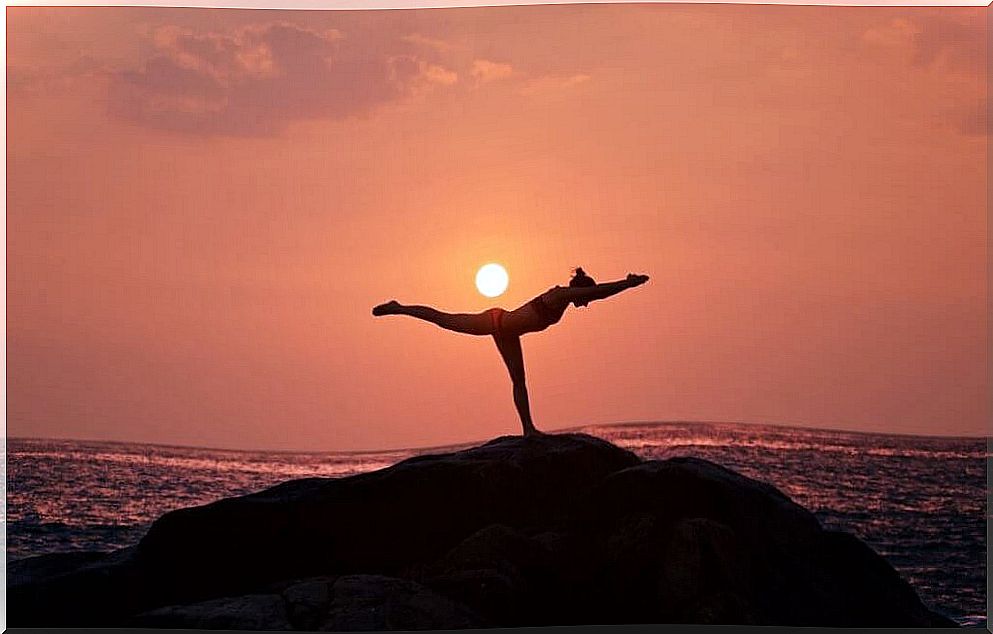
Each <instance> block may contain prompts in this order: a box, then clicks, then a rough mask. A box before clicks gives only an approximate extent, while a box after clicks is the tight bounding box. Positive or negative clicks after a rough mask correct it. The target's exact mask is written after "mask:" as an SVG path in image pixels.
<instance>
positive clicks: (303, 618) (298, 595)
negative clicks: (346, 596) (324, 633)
mask: <svg viewBox="0 0 993 634" xmlns="http://www.w3.org/2000/svg"><path fill="white" fill-rule="evenodd" d="M334 581H335V580H334V579H328V578H321V579H308V580H306V581H301V582H299V583H294V584H293V585H291V586H289V587H288V588H286V589H285V590H283V599H284V600H285V601H286V605H287V615H288V616H289V619H290V622H291V623H292V624H293V626H294V628H295V629H298V630H315V629H317V627H318V626H319V625H320V624H321V622H322V621H323V619H324V617H325V616H326V615H327V612H328V608H329V607H330V605H331V585H332V584H333V583H334Z"/></svg>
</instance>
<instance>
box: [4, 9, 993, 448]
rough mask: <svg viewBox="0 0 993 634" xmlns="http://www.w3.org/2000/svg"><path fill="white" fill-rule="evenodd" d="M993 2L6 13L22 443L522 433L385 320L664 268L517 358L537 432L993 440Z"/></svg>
mask: <svg viewBox="0 0 993 634" xmlns="http://www.w3.org/2000/svg"><path fill="white" fill-rule="evenodd" d="M986 11H987V9H981V8H974V9H937V8H928V9H889V8H840V7H769V6H744V5H724V6H720V5H717V6H715V5H585V6H532V7H498V8H483V9H445V10H415V11H368V12H332V11H325V12H321V11H317V12H291V11H236V10H189V9H166V8H144V9H140V8H105V9H95V8H85V9H82V8H8V9H7V36H8V56H7V72H8V101H7V116H8V121H7V124H8V127H7V131H8V132H7V134H8V147H7V166H8V174H7V187H8V192H7V222H8V227H7V254H8V259H7V284H8V322H7V337H8V344H9V345H8V369H7V374H8V434H10V435H12V436H58V437H70V438H91V439H121V440H134V441H149V442H164V443H175V444H192V445H208V446H221V447H239V448H276V449H307V450H324V449H358V448H384V447H402V446H411V445H430V444H438V443H447V442H454V441H468V440H476V439H482V438H486V437H490V436H494V435H498V434H504V433H518V431H519V429H520V424H519V422H518V420H517V417H516V414H515V412H514V409H513V403H512V400H511V395H510V383H509V380H508V378H507V374H506V370H505V369H504V367H503V366H502V364H501V362H500V359H499V356H498V355H497V352H496V350H495V347H494V345H493V343H492V341H490V340H489V339H487V338H473V337H468V336H464V335H456V334H453V333H448V332H444V331H442V330H440V329H438V328H435V327H434V326H431V325H428V324H425V323H422V322H417V321H414V320H411V319H404V318H387V319H373V318H372V317H371V316H370V314H369V309H370V308H371V307H372V306H373V305H374V304H376V303H379V302H380V301H383V300H385V299H388V298H392V297H396V298H397V299H399V300H400V301H401V302H410V303H429V304H433V305H436V306H438V307H439V308H442V309H447V310H452V311H477V310H481V309H483V308H486V307H488V306H491V305H493V301H492V300H487V299H486V298H484V297H482V296H481V295H480V294H479V293H478V292H476V290H475V288H474V286H473V277H474V275H475V272H476V270H477V268H478V267H479V266H480V265H482V264H483V263H485V262H488V261H498V262H501V263H503V264H504V265H505V266H506V267H507V269H508V271H509V272H510V277H511V284H510V288H509V290H508V292H507V293H506V294H505V295H504V296H502V297H500V298H498V299H497V300H496V303H497V304H499V305H502V306H504V307H507V308H513V307H515V306H517V305H519V304H520V303H523V302H524V301H526V300H527V299H529V298H530V297H532V296H534V295H535V294H537V293H539V292H541V291H543V290H545V289H546V288H548V287H549V286H552V285H554V284H556V283H564V282H565V281H566V280H567V279H568V275H569V270H570V268H571V267H573V266H576V265H582V266H583V267H584V268H585V269H586V270H587V271H588V272H589V273H591V274H592V275H593V276H595V277H597V278H598V279H603V280H607V279H616V278H620V277H623V276H624V275H625V274H626V273H628V272H629V271H635V272H646V273H649V274H651V275H652V281H651V282H650V283H649V284H648V285H647V286H644V287H641V288H639V289H637V290H635V291H632V292H630V293H625V294H622V295H620V296H618V297H616V298H613V299H611V300H609V301H606V302H601V303H597V304H594V305H592V306H591V307H590V308H589V309H588V310H570V311H569V312H568V313H567V314H566V316H565V318H564V319H563V320H562V322H561V323H560V324H559V325H558V326H556V327H554V328H551V329H549V330H547V331H545V332H543V333H539V334H534V335H529V336H527V337H525V339H524V351H525V358H526V362H527V364H528V366H527V367H528V379H529V386H530V390H531V398H532V407H533V411H534V414H535V420H536V423H537V425H538V426H539V427H541V428H545V429H555V428H560V427H569V426H575V425H581V424H587V423H601V422H614V421H628V420H669V419H683V420H734V421H755V422H773V423H788V424H799V425H809V426H821V427H836V428H845V429H859V430H872V431H887V432H900V433H923V434H969V435H979V434H983V433H984V430H985V418H986V402H987V396H988V395H987V378H986V349H987V345H986V344H987V342H986V277H985V266H986V215H985V213H986V212H985V202H986V199H985V187H986V178H985V177H986V155H985V149H986V140H987V139H986V136H985V134H986V121H985V118H984V116H985V111H986V86H985V79H984V78H985V71H986V57H985V35H986V34H985V30H986V27H985V15H986V14H985V12H986Z"/></svg>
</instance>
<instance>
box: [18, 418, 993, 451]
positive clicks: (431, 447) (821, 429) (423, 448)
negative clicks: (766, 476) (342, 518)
mask: <svg viewBox="0 0 993 634" xmlns="http://www.w3.org/2000/svg"><path fill="white" fill-rule="evenodd" d="M652 425H701V426H702V425H737V426H753V427H775V428H778V429H800V430H805V431H813V432H830V433H842V434H852V435H856V436H881V437H898V438H935V439H941V440H977V441H978V440H986V441H991V440H993V436H990V435H982V436H963V435H944V434H909V433H900V432H879V431H864V430H854V429H844V428H833V427H808V426H804V425H795V424H793V425H791V424H788V423H769V422H756V421H708V420H655V421H653V420H636V421H615V422H609V423H595V422H594V423H586V424H582V425H575V426H571V427H561V428H555V429H549V430H548V432H549V433H568V432H574V431H577V430H581V429H589V428H591V427H649V426H652ZM508 435H513V434H508ZM12 440H21V441H55V442H75V443H96V444H105V445H144V446H148V447H161V448H164V449H199V450H204V451H223V452H231V453H240V454H248V453H267V454H287V455H325V454H337V455H349V456H358V455H364V454H381V453H391V452H397V453H402V452H409V451H431V450H455V449H459V448H463V447H467V446H472V445H476V444H479V443H482V442H486V440H487V439H486V438H477V439H473V440H466V441H462V442H457V443H450V444H444V445H420V446H413V447H410V446H408V447H388V448H381V449H350V450H341V449H325V450H306V449H304V450H294V449H264V448H258V449H244V448H230V447H216V446H206V445H182V444H171V443H161V442H144V441H139V440H100V439H93V438H66V437H51V436H50V437H44V436H7V437H6V441H8V442H9V441H12Z"/></svg>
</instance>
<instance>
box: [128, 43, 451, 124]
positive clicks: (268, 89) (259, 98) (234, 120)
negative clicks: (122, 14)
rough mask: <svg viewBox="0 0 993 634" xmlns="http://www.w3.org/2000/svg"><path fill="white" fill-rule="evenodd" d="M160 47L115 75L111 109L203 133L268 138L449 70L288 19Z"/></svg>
mask: <svg viewBox="0 0 993 634" xmlns="http://www.w3.org/2000/svg"><path fill="white" fill-rule="evenodd" d="M155 46H156V54H155V55H154V56H153V57H151V58H150V59H148V60H147V62H146V63H145V64H144V66H143V67H141V68H140V69H137V70H129V71H124V72H118V73H115V74H114V75H113V76H112V77H111V82H110V109H111V114H112V115H114V116H117V117H119V118H121V119H125V120H128V121H132V122H135V123H139V124H142V125H146V126H150V127H154V128H160V129H167V130H175V131H181V132H188V133H195V134H201V135H234V136H259V135H270V134H275V133H277V132H279V131H280V130H282V129H283V128H284V127H285V126H286V125H287V124H288V123H289V122H292V121H296V120H304V119H318V118H332V119H341V118H345V117H349V116H353V115H359V114H362V113H366V112H369V111H370V110H372V109H374V108H376V107H378V106H381V105H384V104H387V103H391V102H395V101H397V100H399V99H402V98H403V97H405V96H406V95H408V94H409V93H410V92H411V91H412V90H415V89H416V88H417V87H418V86H419V85H425V84H430V83H432V82H433V81H434V78H437V77H439V70H444V69H439V68H438V67H436V66H431V65H428V64H426V63H425V62H423V61H422V60H420V59H418V58H417V57H415V56H413V55H411V54H409V53H402V52H399V53H390V51H389V50H388V49H389V47H388V46H387V45H385V44H384V43H379V42H376V41H374V40H372V39H370V38H365V39H352V38H349V37H348V36H347V35H346V34H343V33H341V32H339V31H336V30H326V31H314V30H309V29H304V28H301V27H298V26H293V25H289V24H269V25H265V26H260V27H251V28H246V29H243V30H240V31H238V32H236V33H231V34H217V33H207V34H197V33H191V32H186V31H181V30H179V29H175V28H163V29H160V30H158V31H156V33H155ZM449 79H450V78H449ZM435 83H444V82H435Z"/></svg>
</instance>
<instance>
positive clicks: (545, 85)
mask: <svg viewBox="0 0 993 634" xmlns="http://www.w3.org/2000/svg"><path fill="white" fill-rule="evenodd" d="M589 80H590V76H589V75H585V74H575V75H565V76H555V75H545V76H543V77H536V78H535V79H532V80H530V81H528V82H527V83H525V84H524V85H523V86H522V87H521V89H520V92H521V94H524V95H535V94H540V93H547V92H555V91H559V90H566V89H569V88H573V87H574V86H578V85H580V84H585V83H586V82H588V81H589Z"/></svg>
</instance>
